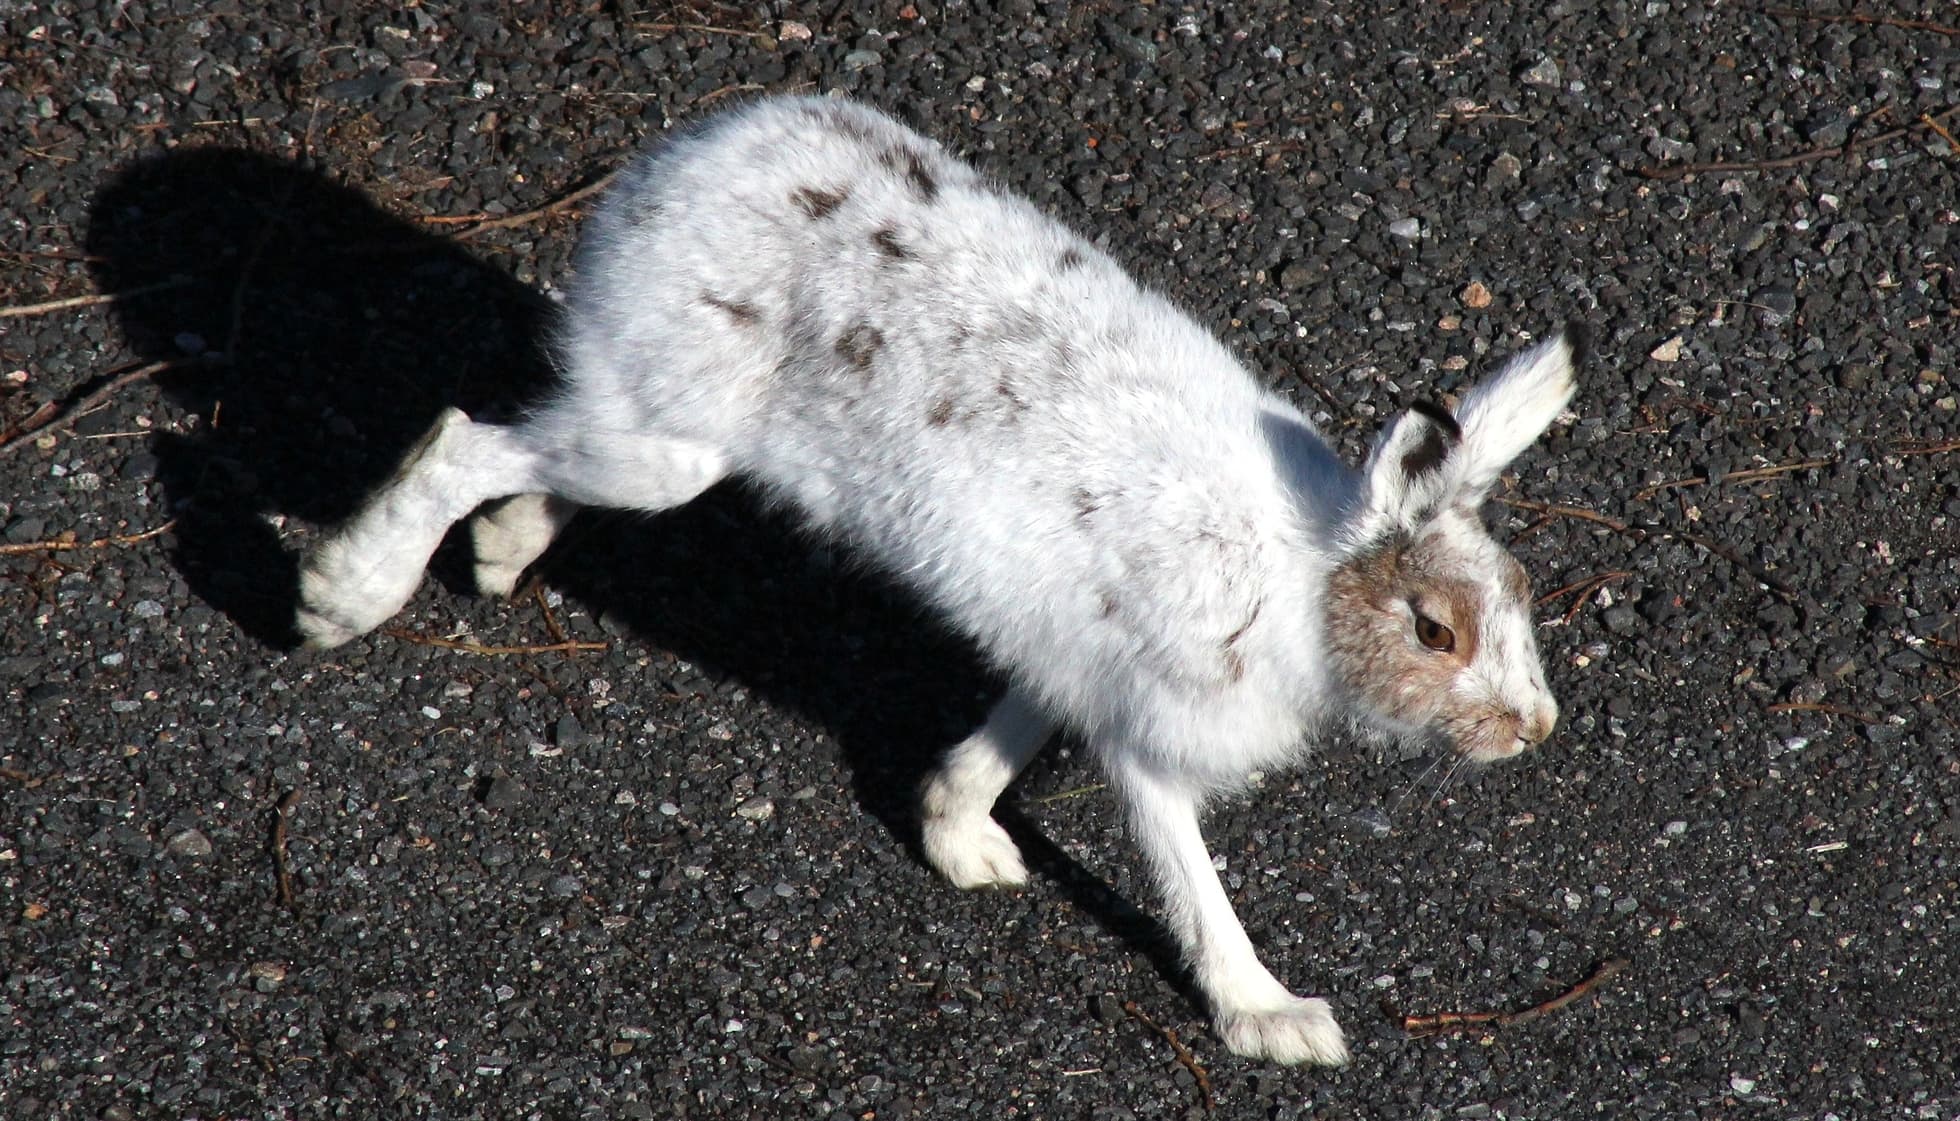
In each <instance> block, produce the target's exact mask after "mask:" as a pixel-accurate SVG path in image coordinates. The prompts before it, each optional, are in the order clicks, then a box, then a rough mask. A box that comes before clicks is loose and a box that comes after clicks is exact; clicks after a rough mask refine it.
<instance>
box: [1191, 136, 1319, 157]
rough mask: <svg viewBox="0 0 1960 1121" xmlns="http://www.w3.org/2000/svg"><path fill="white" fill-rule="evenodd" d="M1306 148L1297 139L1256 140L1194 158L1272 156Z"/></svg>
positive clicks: (1203, 153)
mask: <svg viewBox="0 0 1960 1121" xmlns="http://www.w3.org/2000/svg"><path fill="white" fill-rule="evenodd" d="M1305 148H1306V145H1305V144H1302V143H1301V142H1299V141H1297V140H1272V141H1266V140H1255V141H1253V142H1252V143H1250V144H1240V145H1239V146H1237V147H1235V148H1219V149H1217V150H1216V151H1211V152H1200V153H1198V154H1197V155H1195V156H1192V157H1191V158H1192V159H1194V160H1225V159H1233V158H1236V157H1238V156H1259V157H1265V156H1271V155H1275V154H1277V153H1280V152H1298V151H1301V150H1303V149H1305Z"/></svg>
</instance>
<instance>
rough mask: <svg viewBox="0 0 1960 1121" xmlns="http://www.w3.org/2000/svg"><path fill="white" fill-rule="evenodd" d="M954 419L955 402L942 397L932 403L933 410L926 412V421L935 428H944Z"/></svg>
mask: <svg viewBox="0 0 1960 1121" xmlns="http://www.w3.org/2000/svg"><path fill="white" fill-rule="evenodd" d="M952 419H953V403H952V402H951V401H948V400H947V399H946V398H944V397H941V398H940V399H939V400H937V401H934V402H933V403H932V411H931V412H929V413H927V414H926V423H927V424H930V425H932V426H933V427H934V428H944V427H946V424H947V422H949V421H951V420H952Z"/></svg>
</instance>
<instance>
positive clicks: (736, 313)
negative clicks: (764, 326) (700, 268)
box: [701, 292, 762, 327]
mask: <svg viewBox="0 0 1960 1121" xmlns="http://www.w3.org/2000/svg"><path fill="white" fill-rule="evenodd" d="M701 302H702V303H704V304H707V305H708V306H709V307H711V308H715V309H717V310H719V311H721V312H722V313H723V314H725V315H727V316H728V318H730V319H733V320H734V321H735V322H737V323H740V324H741V325H743V326H744V327H752V326H754V325H755V324H757V323H759V322H761V321H762V313H761V312H760V311H758V310H756V306H755V305H754V304H752V303H749V302H748V301H746V300H724V299H722V298H721V297H720V296H717V295H715V294H714V293H713V292H703V293H701Z"/></svg>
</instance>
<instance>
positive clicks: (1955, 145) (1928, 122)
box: [1919, 113, 1960, 152]
mask: <svg viewBox="0 0 1960 1121" xmlns="http://www.w3.org/2000/svg"><path fill="white" fill-rule="evenodd" d="M1919 123H1920V124H1922V125H1925V126H1926V127H1927V128H1930V129H1932V130H1933V131H1934V132H1937V133H1939V134H1940V139H1942V140H1944V141H1946V146H1947V147H1949V148H1951V149H1953V150H1954V151H1955V152H1960V140H1955V139H1954V138H1953V134H1952V133H1950V132H1948V131H1946V129H1945V127H1944V126H1942V125H1941V124H1940V123H1939V122H1938V121H1936V120H1934V119H1933V118H1932V117H1930V116H1927V115H1926V114H1924V113H1921V114H1919Z"/></svg>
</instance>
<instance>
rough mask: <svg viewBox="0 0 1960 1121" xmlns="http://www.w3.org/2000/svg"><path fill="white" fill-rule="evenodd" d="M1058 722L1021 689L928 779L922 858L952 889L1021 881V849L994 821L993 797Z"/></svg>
mask: <svg viewBox="0 0 1960 1121" xmlns="http://www.w3.org/2000/svg"><path fill="white" fill-rule="evenodd" d="M1054 731H1055V725H1054V724H1053V722H1051V721H1050V720H1049V719H1048V717H1047V716H1046V715H1044V714H1043V713H1042V712H1041V710H1040V709H1039V708H1037V707H1036V706H1035V704H1034V702H1033V701H1031V700H1029V699H1028V697H1027V696H1026V695H1024V694H1023V693H1022V692H1021V691H1020V690H1019V689H1017V688H1012V687H1010V688H1009V689H1008V691H1007V695H1006V696H1005V697H1002V698H1001V699H1000V701H999V702H997V703H996V704H995V705H994V707H993V709H992V711H990V712H988V713H987V722H986V724H985V725H983V726H982V727H981V728H980V730H979V731H977V732H975V733H973V734H972V735H970V736H968V737H967V738H966V739H964V740H962V741H960V743H959V745H958V746H956V747H954V748H953V750H951V751H950V752H948V753H947V754H946V760H945V762H943V763H941V764H940V767H939V770H938V771H937V772H936V773H935V774H934V775H933V776H932V778H931V779H929V780H928V781H927V782H926V785H925V790H924V793H923V796H922V798H921V803H922V806H921V809H922V815H921V816H922V821H921V826H922V828H921V840H922V841H923V843H924V846H925V851H926V860H927V861H928V862H929V863H930V864H931V865H932V866H933V867H934V868H936V869H938V870H939V874H940V875H942V876H945V877H946V878H947V879H948V880H949V881H951V882H952V884H953V886H954V887H960V888H981V887H1019V886H1020V885H1022V884H1025V883H1027V882H1028V870H1027V867H1026V866H1025V865H1024V864H1022V862H1021V850H1020V849H1019V848H1018V847H1016V846H1015V844H1014V839H1013V838H1012V837H1009V836H1008V835H1007V830H1005V829H1002V828H1001V827H1000V823H999V822H997V821H995V820H994V819H993V808H994V802H995V800H997V799H998V798H999V797H1000V795H1001V791H1003V790H1006V789H1007V784H1008V783H1010V782H1013V781H1014V776H1015V775H1018V774H1020V773H1021V770H1022V768H1024V767H1026V766H1027V765H1028V762H1029V760H1031V759H1033V758H1034V757H1035V754H1036V753H1037V752H1039V751H1040V750H1041V746H1042V745H1043V744H1045V743H1047V742H1048V737H1049V736H1051V735H1053V734H1054Z"/></svg>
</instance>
